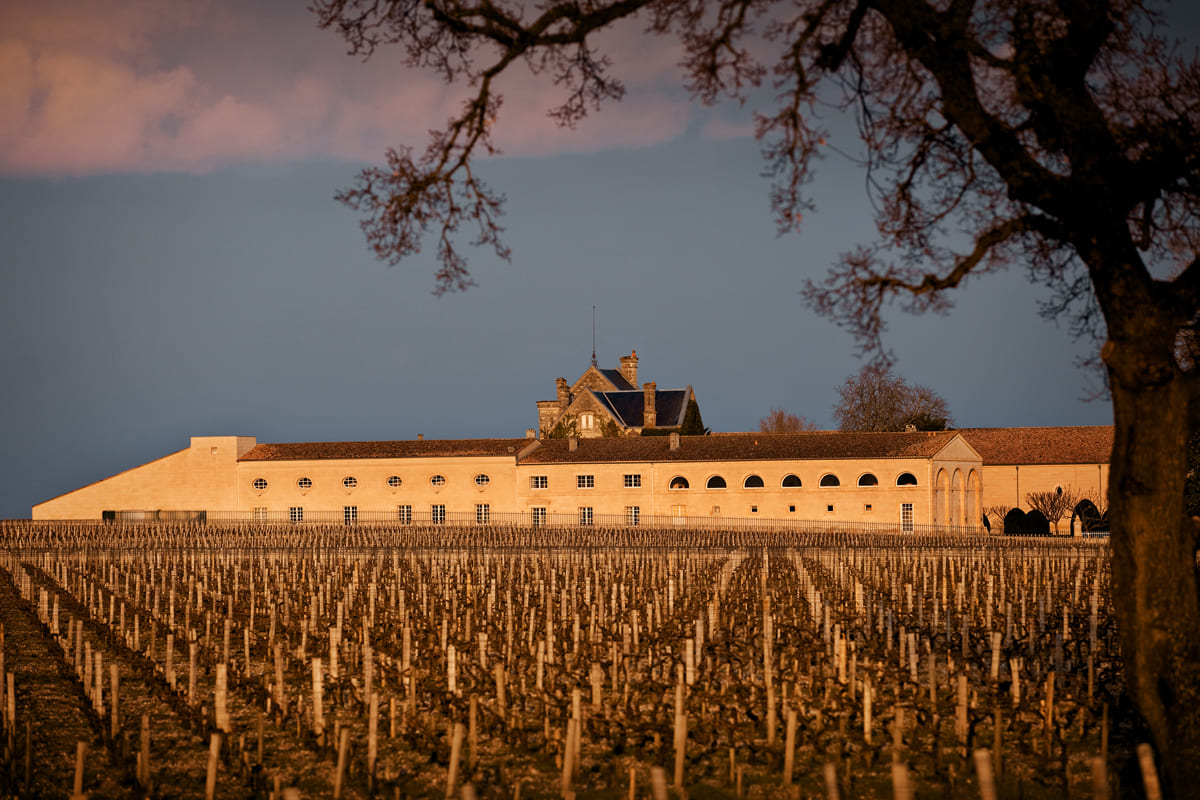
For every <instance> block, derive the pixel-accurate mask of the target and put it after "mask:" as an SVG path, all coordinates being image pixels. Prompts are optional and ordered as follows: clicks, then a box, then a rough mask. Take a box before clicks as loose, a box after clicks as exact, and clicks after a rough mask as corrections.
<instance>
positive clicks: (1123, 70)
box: [314, 0, 1200, 794]
mask: <svg viewBox="0 0 1200 800" xmlns="http://www.w3.org/2000/svg"><path fill="white" fill-rule="evenodd" d="M1157 8H1158V6H1157V5H1155V4H1154V0H1086V1H1085V0H1058V2H1050V0H795V1H794V2H791V3H784V2H782V1H781V0H780V1H779V2H771V0H755V1H754V2H752V1H751V0H713V2H711V3H709V2H701V0H588V1H587V2H575V3H519V2H516V0H511V1H510V0H486V2H485V1H483V0H480V2H477V3H476V2H471V1H470V0H465V1H464V0H314V9H315V11H316V12H317V14H318V16H319V21H320V24H321V25H322V26H325V27H331V28H335V29H336V30H338V31H339V32H340V33H341V35H342V36H344V37H345V39H346V41H347V42H348V43H349V44H350V49H351V51H352V52H354V53H357V54H359V55H369V54H370V53H371V52H372V50H373V49H374V48H375V47H377V46H379V45H382V44H387V43H396V44H398V45H400V46H401V47H403V48H404V50H405V52H406V54H407V57H408V61H409V63H410V64H412V65H416V66H423V67H433V68H435V69H437V70H440V71H441V73H442V75H443V76H444V77H445V78H446V80H447V81H454V82H458V83H461V84H462V85H464V86H470V87H471V91H472V92H473V95H472V97H471V98H470V99H469V100H468V101H467V102H466V104H465V105H464V106H463V109H462V112H461V113H460V114H457V115H455V116H454V117H453V118H452V119H451V120H450V121H449V122H448V124H447V125H446V127H445V128H444V129H442V130H440V131H435V132H434V133H433V134H432V138H431V139H430V141H429V144H428V146H427V147H426V149H425V150H424V152H423V153H422V154H420V155H415V154H414V151H413V150H412V149H410V148H406V147H405V148H399V149H396V150H389V151H388V153H387V163H386V165H384V166H381V167H376V168H371V169H367V170H364V171H363V172H362V173H361V174H360V176H359V178H358V182H357V184H356V185H355V186H354V187H353V188H352V189H349V190H347V191H345V192H343V193H342V194H341V195H340V197H341V199H342V200H343V201H344V202H346V203H347V204H349V205H350V206H352V207H353V208H355V209H358V210H359V211H361V212H362V213H363V214H364V219H363V228H364V230H365V232H366V235H367V238H368V241H369V242H370V244H371V246H372V247H373V248H374V249H375V252H376V253H377V254H378V255H379V256H380V257H381V258H384V259H386V260H388V261H393V262H394V261H397V260H399V259H401V258H403V257H405V256H407V255H410V254H412V253H414V252H417V250H418V249H419V247H420V244H421V240H422V237H423V236H425V235H432V236H434V237H435V238H436V240H437V243H438V255H439V259H440V268H439V271H438V274H437V281H438V284H437V285H438V287H439V289H441V290H446V289H454V288H461V287H464V286H466V285H468V284H469V283H470V277H469V273H468V271H467V269H466V264H465V260H464V259H463V258H462V256H461V254H460V253H459V252H458V251H457V249H456V247H455V243H456V237H457V236H459V235H460V234H461V233H462V231H461V230H460V229H461V228H463V227H464V226H467V227H469V228H471V229H472V230H471V231H470V234H471V238H472V239H473V240H474V241H475V242H476V243H478V244H482V245H485V246H489V247H491V248H493V249H494V250H495V251H496V252H497V253H498V254H499V255H501V256H504V257H507V256H508V250H507V248H506V247H505V246H504V245H503V243H502V241H501V238H500V233H501V231H500V228H499V225H498V223H497V215H498V214H499V213H500V210H501V200H500V198H499V197H498V196H497V195H495V194H493V193H492V192H491V191H490V190H489V189H488V187H486V186H485V185H483V183H482V182H481V181H480V180H479V178H478V175H477V174H476V172H475V171H474V170H473V169H472V164H473V158H474V157H475V156H477V155H479V154H481V153H490V152H494V149H493V145H492V141H491V137H490V131H491V129H492V126H493V124H494V123H497V122H498V117H499V113H500V96H499V94H498V93H497V92H496V82H497V79H498V78H499V76H500V75H501V74H502V73H503V72H504V71H505V70H507V69H509V68H511V67H512V65H514V64H517V63H522V64H525V65H526V66H527V67H529V68H530V69H532V70H533V71H535V72H541V73H544V74H545V75H546V77H547V78H548V80H550V81H553V82H554V83H555V85H557V86H558V87H559V89H560V90H561V92H562V103H561V104H560V105H559V106H557V107H556V108H554V109H551V111H550V113H551V114H552V115H553V116H554V117H555V118H556V119H558V120H559V121H560V122H561V123H562V124H564V125H568V126H569V125H572V124H574V123H575V122H576V121H578V120H579V119H580V118H582V117H583V116H585V115H586V114H588V113H590V112H591V111H593V110H595V109H597V108H598V107H599V106H600V105H601V104H602V103H604V102H607V101H611V100H615V99H617V98H619V97H620V96H621V94H622V91H623V87H622V86H621V84H620V82H619V81H617V80H616V79H615V78H614V77H613V76H612V75H610V73H609V68H610V66H611V65H610V62H609V60H608V59H607V57H606V56H605V55H604V53H602V52H601V51H600V50H598V49H597V43H596V41H595V39H596V38H597V37H596V36H595V34H597V33H599V32H601V31H603V30H604V29H606V28H608V27H610V26H611V25H612V24H613V23H614V22H616V21H617V20H620V19H623V18H628V17H632V16H634V15H639V16H640V19H641V20H642V21H643V22H644V25H645V30H646V33H647V34H648V35H651V36H673V37H676V38H678V39H679V40H680V41H681V42H682V44H683V47H684V52H685V55H684V62H683V66H684V67H685V69H686V71H687V75H688V89H689V90H690V91H691V92H692V94H693V95H694V97H695V98H696V99H697V100H698V101H700V102H706V103H707V102H713V101H715V100H716V99H717V98H718V97H721V96H722V95H728V96H733V97H734V98H737V99H741V100H754V99H756V98H758V97H759V95H758V94H753V95H752V93H751V89H753V87H756V86H758V85H760V84H761V83H762V82H763V81H764V79H765V78H766V77H767V76H768V75H769V76H770V83H771V89H772V91H771V92H769V93H768V96H769V97H770V98H771V100H770V101H769V102H771V103H772V104H771V105H769V106H766V107H763V108H761V109H759V113H758V116H757V134H758V136H759V138H760V141H761V142H762V143H763V147H764V154H765V157H766V160H767V165H768V167H767V168H768V170H769V171H770V172H772V173H773V174H774V175H775V177H776V184H775V187H774V189H773V192H772V198H771V199H772V204H773V207H774V210H775V214H776V219H777V223H778V226H779V229H780V230H781V231H782V232H787V231H796V230H798V228H799V223H800V219H801V214H802V213H803V212H804V211H807V210H808V209H809V208H811V207H812V206H811V201H810V200H809V198H807V197H805V195H804V193H803V187H804V186H805V185H806V182H807V180H808V178H809V177H810V176H811V172H812V166H813V164H814V156H816V155H817V154H818V153H819V152H820V151H821V150H822V149H823V148H824V147H825V146H826V145H825V142H826V141H827V140H828V138H829V137H830V134H829V132H828V131H827V130H824V129H823V128H822V126H821V123H820V119H821V115H820V114H817V113H814V111H816V110H818V109H819V107H820V106H822V105H825V104H828V103H832V104H833V105H835V106H837V107H838V108H841V109H845V110H850V111H853V113H854V115H855V118H856V120H857V122H858V136H859V138H860V142H859V143H858V144H856V145H848V146H847V147H843V148H841V150H842V151H843V152H846V151H855V152H861V153H862V160H863V162H864V164H865V166H866V168H867V170H868V182H867V183H868V187H869V192H870V194H871V199H872V203H873V207H874V208H875V209H877V227H878V231H879V238H878V241H876V242H874V243H872V244H868V245H864V246H862V247H860V248H859V249H857V250H855V251H853V252H850V253H848V254H846V255H845V256H844V257H843V259H842V260H841V262H840V263H839V264H837V265H836V266H835V267H834V269H833V270H832V272H831V273H830V276H829V278H828V279H827V280H826V281H824V282H823V283H810V284H809V285H808V287H807V289H806V297H807V299H808V301H809V302H810V303H812V304H813V306H814V307H815V308H816V309H817V310H818V311H820V312H822V313H824V314H825V315H827V316H828V317H829V318H830V319H832V320H834V321H836V322H837V323H839V324H841V325H843V326H845V327H846V328H847V329H849V330H850V331H852V332H853V333H854V334H855V335H856V336H857V338H858V341H859V343H860V345H861V347H862V349H863V351H864V352H865V353H867V354H873V355H875V356H883V355H886V350H885V348H884V344H883V337H884V333H885V327H886V326H885V322H884V316H883V311H884V308H885V306H887V305H888V304H890V303H892V302H895V301H897V300H899V301H900V304H901V306H902V307H904V308H906V309H908V310H910V311H914V312H922V311H927V310H935V311H937V310H942V309H944V308H946V307H947V305H948V304H949V296H948V293H949V292H950V290H952V289H955V288H957V287H959V286H961V285H962V284H964V283H965V282H967V281H968V280H969V279H970V278H971V277H973V276H977V275H979V274H982V273H984V272H987V271H990V270H996V269H1001V268H1004V267H1006V266H1008V265H1011V264H1020V265H1022V266H1023V267H1024V268H1025V269H1027V270H1028V274H1029V278H1030V280H1032V281H1036V282H1040V283H1044V284H1046V285H1047V286H1048V287H1049V290H1050V292H1049V299H1048V300H1047V302H1046V306H1045V309H1044V310H1045V313H1047V314H1048V315H1051V316H1064V317H1065V318H1066V319H1068V320H1069V321H1070V326H1071V329H1072V331H1073V332H1074V333H1077V334H1091V335H1094V336H1096V337H1097V338H1098V339H1099V340H1101V341H1103V342H1104V344H1103V347H1102V348H1101V351H1100V352H1101V358H1102V360H1103V362H1104V364H1105V366H1106V369H1107V373H1108V384H1109V386H1110V388H1111V393H1112V403H1113V411H1114V448H1113V455H1112V459H1111V464H1112V469H1111V473H1110V479H1109V480H1110V493H1109V497H1110V499H1111V506H1110V521H1111V523H1112V529H1113V535H1112V548H1113V559H1112V564H1113V586H1114V599H1115V603H1116V610H1117V616H1118V620H1119V621H1120V630H1121V636H1122V645H1123V646H1122V652H1123V654H1124V657H1125V663H1126V668H1127V669H1128V671H1129V676H1128V680H1127V683H1126V685H1127V687H1128V691H1129V693H1130V695H1131V697H1132V699H1133V700H1134V702H1135V703H1136V705H1137V708H1138V709H1139V711H1140V712H1141V714H1142V716H1143V718H1144V720H1145V722H1146V723H1147V725H1148V727H1149V730H1150V731H1151V734H1152V738H1153V741H1154V744H1155V747H1156V749H1157V750H1158V753H1159V756H1160V758H1161V759H1162V761H1161V763H1162V765H1163V767H1164V770H1165V773H1166V787H1165V788H1166V790H1167V792H1168V793H1177V794H1184V793H1187V792H1188V791H1189V790H1190V789H1192V788H1193V787H1195V786H1200V703H1194V702H1180V700H1181V699H1183V698H1194V697H1196V696H1200V599H1198V593H1197V569H1196V542H1197V531H1196V529H1195V528H1194V527H1193V523H1192V521H1191V519H1190V518H1188V517H1185V515H1184V513H1183V507H1184V503H1183V496H1184V476H1185V475H1186V473H1187V443H1188V441H1189V439H1190V437H1191V434H1192V433H1193V432H1194V431H1196V430H1197V429H1200V402H1197V400H1200V377H1198V374H1200V373H1197V371H1196V364H1195V362H1194V361H1192V360H1180V359H1179V358H1177V352H1178V347H1177V343H1178V342H1179V341H1180V338H1181V337H1186V336H1190V335H1191V334H1192V332H1193V331H1194V330H1195V328H1196V326H1197V322H1198V321H1200V260H1198V259H1197V253H1198V252H1200V214H1198V213H1197V212H1198V211H1200V149H1198V148H1197V147H1196V146H1195V144H1196V142H1197V141H1198V140H1200V136H1198V135H1197V134H1198V133H1200V130H1198V129H1200V56H1198V55H1197V54H1196V53H1195V51H1194V49H1191V48H1189V49H1188V50H1187V51H1186V52H1184V51H1183V50H1182V49H1181V48H1180V47H1178V46H1176V45H1174V44H1173V43H1172V42H1171V41H1169V40H1168V38H1167V34H1166V33H1165V30H1166V28H1165V24H1164V20H1163V18H1162V16H1161V15H1160V13H1159V12H1158V11H1157V10H1156V9H1157ZM964 237H965V239H966V241H967V242H968V244H967V245H966V246H965V247H962V246H961V245H962V242H963V241H964Z"/></svg>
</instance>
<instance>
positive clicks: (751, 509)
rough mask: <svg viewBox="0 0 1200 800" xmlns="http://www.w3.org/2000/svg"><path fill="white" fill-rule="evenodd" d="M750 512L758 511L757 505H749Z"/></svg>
mask: <svg viewBox="0 0 1200 800" xmlns="http://www.w3.org/2000/svg"><path fill="white" fill-rule="evenodd" d="M750 513H751V514H757V513H758V506H750Z"/></svg>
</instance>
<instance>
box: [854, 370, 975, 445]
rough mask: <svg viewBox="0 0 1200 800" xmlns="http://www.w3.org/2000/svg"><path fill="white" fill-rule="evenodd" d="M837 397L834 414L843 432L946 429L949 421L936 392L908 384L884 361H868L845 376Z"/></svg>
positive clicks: (941, 400)
mask: <svg viewBox="0 0 1200 800" xmlns="http://www.w3.org/2000/svg"><path fill="white" fill-rule="evenodd" d="M838 398H839V400H838V404H837V406H836V407H835V408H834V409H833V416H834V419H836V420H837V423H838V428H840V429H841V430H843V431H902V430H904V429H905V428H906V427H907V426H909V425H912V426H914V427H915V428H917V429H919V430H945V428H946V426H947V425H949V424H951V423H952V420H951V418H950V412H949V410H948V409H947V408H946V401H945V400H944V399H943V398H942V397H941V396H940V395H939V394H937V392H935V391H933V390H932V389H929V388H927V387H925V386H911V385H909V383H908V382H907V381H905V380H904V378H901V377H900V376H899V375H897V374H895V372H893V371H892V369H891V367H889V366H888V365H886V364H881V363H871V364H867V365H866V366H864V367H863V368H862V369H861V370H860V371H859V372H858V374H857V375H852V376H851V377H849V378H847V379H846V382H845V383H844V384H842V385H841V386H840V387H839V388H838Z"/></svg>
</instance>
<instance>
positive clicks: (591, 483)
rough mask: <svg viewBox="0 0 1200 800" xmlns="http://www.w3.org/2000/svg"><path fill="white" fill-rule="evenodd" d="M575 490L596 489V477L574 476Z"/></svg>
mask: <svg viewBox="0 0 1200 800" xmlns="http://www.w3.org/2000/svg"><path fill="white" fill-rule="evenodd" d="M575 488H576V489H595V488H596V476H595V475H576V476H575Z"/></svg>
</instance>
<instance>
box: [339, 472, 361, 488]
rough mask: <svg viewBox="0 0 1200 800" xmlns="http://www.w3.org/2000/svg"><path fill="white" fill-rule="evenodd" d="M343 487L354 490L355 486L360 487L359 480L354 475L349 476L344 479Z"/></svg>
mask: <svg viewBox="0 0 1200 800" xmlns="http://www.w3.org/2000/svg"><path fill="white" fill-rule="evenodd" d="M342 486H344V487H346V488H347V489H353V488H354V487H355V486H358V478H356V477H354V476H353V475H347V476H346V477H344V478H342Z"/></svg>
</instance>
